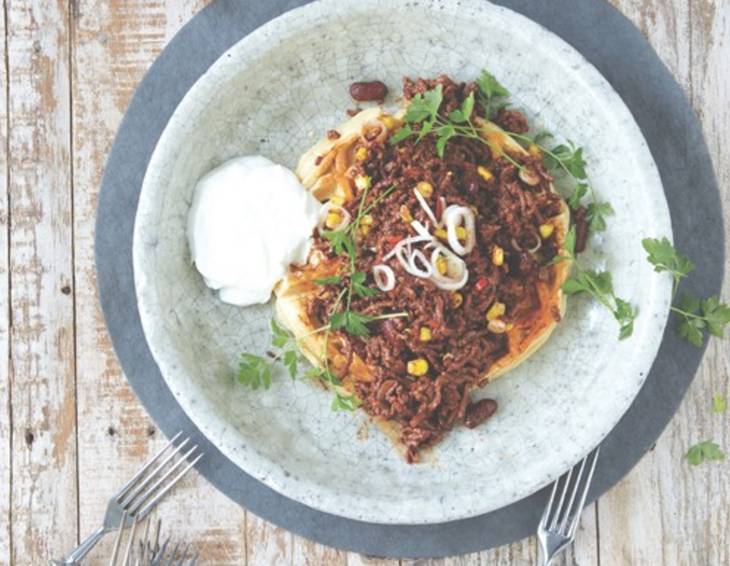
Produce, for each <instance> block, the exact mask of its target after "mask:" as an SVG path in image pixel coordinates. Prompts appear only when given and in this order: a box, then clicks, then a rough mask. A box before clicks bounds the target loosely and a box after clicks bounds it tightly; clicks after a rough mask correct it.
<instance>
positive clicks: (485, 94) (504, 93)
mask: <svg viewBox="0 0 730 566" xmlns="http://www.w3.org/2000/svg"><path fill="white" fill-rule="evenodd" d="M476 83H477V86H478V87H479V102H480V103H481V105H482V106H483V107H484V114H485V115H486V117H487V119H489V118H491V116H492V114H493V113H494V112H495V111H496V107H495V106H494V102H495V99H496V98H506V97H508V96H509V91H508V90H507V89H506V88H504V86H502V85H501V84H500V82H499V81H498V80H497V79H496V78H495V76H494V75H492V74H491V73H489V72H487V71H485V70H484V69H482V72H481V74H480V75H479V78H477V80H476Z"/></svg>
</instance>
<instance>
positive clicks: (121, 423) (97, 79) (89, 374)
mask: <svg viewBox="0 0 730 566" xmlns="http://www.w3.org/2000/svg"><path fill="white" fill-rule="evenodd" d="M205 4H206V2H205V1H204V0H185V1H181V0H154V1H153V0H118V1H113V2H108V1H106V0H79V1H77V2H76V3H75V5H74V10H73V18H72V20H73V51H72V77H73V80H72V84H73V134H74V135H73V150H74V172H75V183H74V185H75V187H76V191H75V200H74V213H75V214H74V219H75V248H76V265H75V273H76V289H75V290H74V292H75V296H76V302H77V319H78V324H77V341H78V357H77V364H78V375H79V377H78V384H79V391H78V415H79V484H80V485H81V494H80V508H79V513H80V515H79V519H80V529H81V533H82V534H84V535H85V534H87V533H89V532H91V531H92V530H93V529H94V528H96V526H97V524H98V522H99V521H100V520H101V518H102V517H103V514H104V509H105V505H106V499H107V498H108V497H109V496H110V495H111V494H112V493H114V491H115V490H116V489H118V488H119V487H120V486H121V485H122V484H123V483H124V481H126V479H127V478H128V477H130V476H131V475H132V474H133V473H134V471H135V470H136V469H137V468H138V467H139V466H141V465H142V464H143V463H144V462H145V461H146V460H147V459H148V458H149V457H151V456H152V455H153V454H154V452H155V451H156V450H157V449H158V448H159V447H160V446H161V445H163V444H164V443H165V442H166V441H165V440H164V439H163V438H162V435H161V434H160V433H159V432H158V431H157V429H156V427H155V426H154V423H153V422H152V421H151V420H150V418H149V417H148V415H147V413H146V411H145V410H144V408H143V407H142V406H141V404H140V403H139V401H138V400H137V398H136V397H135V395H134V393H133V392H132V390H131V388H130V387H129V385H128V384H127V381H126V379H125V378H124V376H123V375H122V371H121V369H120V367H119V365H118V362H117V360H116V357H115V355H114V352H113V350H112V345H111V342H110V339H109V336H108V334H107V331H106V327H105V324H104V320H103V316H102V314H101V312H100V309H99V303H98V299H97V296H96V273H95V269H94V247H93V239H94V219H95V215H96V202H97V194H98V188H99V186H100V183H101V176H102V173H103V169H104V163H105V160H106V156H107V154H108V152H109V149H110V148H111V144H112V141H113V139H114V134H115V132H116V130H117V128H118V126H119V122H120V121H121V118H122V116H123V113H124V110H125V108H126V106H127V104H128V101H129V99H130V97H131V95H132V94H133V92H134V89H135V88H136V86H137V84H138V82H139V81H140V80H141V78H142V76H143V75H144V73H145V72H146V71H147V69H148V67H149V65H150V64H151V62H152V61H153V60H154V59H155V57H157V55H158V54H159V52H160V51H161V50H162V48H163V47H164V46H165V44H166V43H167V42H168V41H169V40H170V39H171V38H172V36H173V35H175V33H176V32H177V31H178V30H179V28H180V27H181V26H182V25H183V24H184V23H185V22H187V21H188V20H189V19H190V18H191V17H192V16H193V15H194V14H195V13H196V12H198V11H199V10H200V9H202V8H203V6H204V5H205ZM158 514H159V516H160V517H161V518H162V520H163V529H165V530H167V532H175V533H176V537H181V538H184V539H186V540H189V541H195V542H196V544H197V546H198V548H199V549H200V551H201V552H202V553H203V555H204V556H205V557H206V561H207V562H208V563H215V564H241V563H242V562H243V561H244V560H245V542H244V541H245V537H244V521H245V512H244V511H243V510H242V509H241V508H240V507H238V506H237V505H235V504H234V503H232V502H231V501H229V500H228V499H227V498H226V497H225V496H224V495H222V494H221V493H219V492H218V491H217V490H215V489H214V488H213V487H212V486H210V485H209V484H208V483H207V482H206V481H205V480H204V479H202V478H201V477H199V476H197V475H191V476H190V477H188V478H186V480H185V482H183V485H181V486H180V487H178V488H176V494H175V496H174V497H171V498H170V499H168V500H167V501H166V502H165V504H164V505H163V506H162V507H161V508H160V510H159V513H158ZM111 544H112V541H111V540H107V541H104V543H103V544H102V545H101V546H100V547H99V549H98V550H96V551H95V553H94V554H93V555H92V563H100V564H101V563H104V562H103V557H104V556H108V550H109V548H110V545H111Z"/></svg>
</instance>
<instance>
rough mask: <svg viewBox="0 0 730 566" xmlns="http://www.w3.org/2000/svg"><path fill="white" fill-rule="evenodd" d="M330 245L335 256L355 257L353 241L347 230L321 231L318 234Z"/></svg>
mask: <svg viewBox="0 0 730 566" xmlns="http://www.w3.org/2000/svg"><path fill="white" fill-rule="evenodd" d="M320 234H322V236H324V237H325V238H326V239H327V240H329V241H330V243H331V244H332V249H333V250H334V252H335V253H336V254H337V255H346V256H348V257H351V258H352V257H354V256H355V253H356V251H355V241H354V240H353V239H352V235H351V234H350V233H349V231H348V230H347V229H343V230H335V231H332V230H322V231H321V232H320Z"/></svg>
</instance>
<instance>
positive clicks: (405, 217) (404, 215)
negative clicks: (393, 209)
mask: <svg viewBox="0 0 730 566" xmlns="http://www.w3.org/2000/svg"><path fill="white" fill-rule="evenodd" d="M400 218H401V220H402V221H403V222H413V215H412V214H411V211H410V210H408V207H407V206H406V205H405V204H402V205H400Z"/></svg>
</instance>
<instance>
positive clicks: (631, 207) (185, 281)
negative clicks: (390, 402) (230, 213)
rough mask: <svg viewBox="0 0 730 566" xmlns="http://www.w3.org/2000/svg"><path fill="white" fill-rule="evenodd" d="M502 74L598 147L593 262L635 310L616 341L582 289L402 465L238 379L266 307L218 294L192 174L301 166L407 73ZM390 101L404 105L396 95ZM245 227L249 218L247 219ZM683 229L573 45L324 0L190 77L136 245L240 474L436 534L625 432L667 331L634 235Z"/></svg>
mask: <svg viewBox="0 0 730 566" xmlns="http://www.w3.org/2000/svg"><path fill="white" fill-rule="evenodd" d="M482 68H487V69H489V70H490V71H491V72H492V73H494V74H495V75H496V76H497V77H498V78H499V79H500V80H501V81H502V82H503V83H504V84H505V85H506V86H507V87H508V88H509V89H510V90H511V91H512V93H513V97H512V100H513V101H514V103H515V104H516V105H517V106H518V107H521V108H523V109H525V110H526V111H527V113H528V115H529V117H530V119H531V120H532V121H533V122H534V123H535V124H538V125H539V126H540V127H546V128H548V129H549V130H551V131H553V132H559V133H560V134H561V136H565V137H566V138H570V139H573V140H575V142H576V143H577V144H579V145H582V146H584V147H585V153H586V157H587V159H588V162H589V167H590V169H589V170H590V175H591V180H592V182H593V185H594V187H595V190H596V191H597V193H598V194H599V195H600V196H601V198H605V199H607V200H609V201H610V202H611V204H612V205H613V207H614V209H615V211H616V214H615V216H613V217H611V218H610V226H609V229H608V231H607V232H606V234H605V237H602V238H599V239H595V240H594V241H593V242H592V243H591V244H592V246H593V249H594V250H596V251H594V252H593V253H592V254H591V255H590V257H587V258H585V259H586V261H587V262H588V263H591V264H593V265H595V266H598V267H604V266H605V267H607V268H609V269H610V270H611V271H612V272H613V275H614V281H615V286H616V288H617V292H618V294H619V295H620V296H626V297H628V298H630V299H631V301H632V302H633V303H634V304H636V305H638V306H639V307H640V315H639V317H638V319H637V321H636V329H635V332H634V335H633V336H632V337H631V338H630V339H628V340H625V341H622V342H619V341H618V340H617V332H618V327H617V324H616V322H615V321H614V320H613V319H612V317H611V315H610V314H609V313H608V312H607V311H606V310H605V309H603V308H602V307H600V306H597V305H596V304H595V303H594V302H591V301H590V300H588V299H586V298H582V297H574V298H571V299H570V300H569V305H568V314H567V317H566V319H565V320H564V322H563V323H562V324H561V325H560V326H559V328H558V330H557V331H556V332H555V334H554V335H553V337H552V338H551V339H550V341H549V342H548V344H547V345H546V346H545V347H544V348H543V349H542V350H540V351H539V352H538V353H537V354H536V355H535V356H534V357H532V358H531V359H530V360H528V362H527V363H525V364H524V365H523V366H521V367H520V368H518V369H517V370H516V371H514V372H512V373H511V374H510V375H508V376H506V377H504V378H502V379H500V380H498V381H497V382H495V383H494V384H492V385H489V386H488V387H487V388H486V389H485V390H484V392H483V394H484V395H488V396H490V397H494V398H496V399H497V400H498V401H499V406H500V410H499V411H498V413H497V414H496V416H495V417H494V418H493V419H492V420H490V421H489V422H488V423H487V424H486V425H483V426H481V427H479V428H478V429H476V430H467V429H463V428H462V429H458V430H455V431H453V432H452V433H451V434H449V435H448V437H447V438H446V440H445V441H444V442H443V443H442V444H440V445H439V446H438V448H437V450H436V451H435V457H434V458H433V460H432V461H430V462H427V463H423V464H419V465H410V466H409V465H407V464H405V463H404V462H403V461H402V460H401V459H400V458H399V457H398V456H397V455H396V454H395V452H394V451H393V450H392V448H391V445H390V443H389V441H387V440H386V439H385V438H384V437H383V436H382V435H381V434H380V433H378V432H377V431H375V430H374V429H371V428H369V425H368V424H367V421H366V419H365V417H364V414H362V413H356V414H354V415H352V414H336V413H333V412H332V411H331V410H330V408H329V403H330V395H329V394H327V393H325V392H323V391H321V390H319V389H318V388H316V387H313V386H312V385H311V384H308V383H306V382H304V381H298V382H292V381H290V380H289V379H288V377H285V376H284V375H283V374H281V375H278V376H277V377H276V379H275V382H276V383H275V384H274V385H273V387H272V388H271V389H270V390H269V391H256V392H253V391H249V390H246V389H244V388H243V387H242V386H240V385H238V384H237V383H236V382H235V380H234V379H233V377H232V376H233V374H234V372H235V367H236V365H237V359H238V355H239V354H240V353H241V352H243V351H252V352H262V351H263V350H264V349H265V348H266V347H267V344H268V339H269V333H268V319H269V316H270V314H271V308H270V307H269V306H261V307H253V308H245V309H244V308H235V307H231V306H227V305H224V304H222V303H220V302H219V301H218V300H217V299H216V297H215V296H214V294H213V293H212V292H211V291H209V290H208V289H206V287H205V285H204V284H203V280H202V278H201V277H200V276H199V275H198V274H197V272H196V271H195V269H194V267H193V266H192V265H191V262H190V254H189V251H188V247H187V241H186V236H185V224H186V217H187V213H188V209H189V207H190V202H191V195H192V191H193V188H194V186H195V184H196V181H197V180H198V179H199V178H200V177H201V176H202V175H203V174H204V173H206V172H207V171H209V170H210V169H211V168H213V167H215V166H216V165H219V164H220V163H222V162H223V161H225V160H227V159H229V158H231V157H233V156H236V155H242V154H256V153H260V154H263V155H265V156H266V157H269V158H271V159H273V160H275V161H278V162H280V163H282V164H284V165H287V166H289V167H294V165H295V164H296V162H297V159H298V157H299V155H300V154H301V153H302V152H303V151H304V150H306V149H307V148H308V147H309V146H310V145H312V144H313V143H314V142H315V141H317V140H318V139H319V138H320V137H321V136H322V135H323V134H324V132H325V131H326V130H327V129H329V128H332V127H334V126H336V125H337V124H339V123H340V122H341V121H343V120H344V119H345V109H346V108H348V107H351V106H353V103H352V101H351V100H350V99H349V97H348V91H347V88H348V85H349V84H350V83H351V82H352V81H354V80H362V79H374V78H378V79H381V80H384V81H385V82H386V83H387V84H388V85H389V86H390V87H391V90H392V91H393V92H399V91H400V82H401V77H402V76H403V75H410V76H425V77H428V76H435V75H438V74H440V73H447V74H450V75H452V76H454V77H456V78H458V79H463V80H467V79H470V78H473V77H475V76H476V75H477V74H478V72H479V71H480V69H482ZM390 102H391V103H392V102H393V101H392V100H391V101H390ZM241 221H242V222H245V221H246V213H245V211H241ZM659 235H667V236H671V226H670V221H669V214H668V210H667V205H666V202H665V200H664V195H663V191H662V186H661V183H660V180H659V176H658V174H657V171H656V168H655V165H654V162H653V160H652V157H651V155H650V153H649V150H648V148H647V146H646V143H645V142H644V139H643V137H642V135H641V133H640V131H639V129H638V127H637V125H636V124H635V122H634V120H633V119H632V117H631V115H630V113H629V111H628V110H627V108H626V107H625V106H624V104H623V103H622V102H621V100H620V99H619V97H618V96H617V95H616V94H615V93H614V91H613V90H612V89H611V87H610V86H609V85H608V83H607V82H606V81H605V80H604V79H603V78H602V77H601V76H600V75H599V74H598V72H597V71H596V70H595V69H594V68H593V67H592V66H590V65H589V64H588V63H587V62H586V61H585V60H584V59H583V58H582V57H581V56H580V55H579V54H578V53H576V52H575V51H574V50H573V49H572V48H571V47H570V46H568V45H567V44H566V43H564V42H563V41H562V40H560V39H559V38H557V37H556V36H554V35H553V34H551V33H550V32H548V31H547V30H545V29H543V28H542V27H540V26H539V25H537V24H535V23H534V22H532V21H529V20H527V19H526V18H524V17H522V16H520V15H517V14H515V13H514V12H511V11H509V10H506V9H504V8H500V7H497V6H494V5H491V4H488V3H486V2H484V1H482V0H469V1H467V0H462V1H461V2H446V1H443V2H437V1H426V0H421V1H420V2H404V1H400V0H388V1H385V0H357V1H354V0H346V1H343V0H326V1H322V2H317V3H314V4H310V5H307V6H305V7H303V8H300V9H297V10H294V11H292V12H289V13H287V14H285V15H284V16H282V17H280V18H278V19H276V20H274V21H272V22H270V23H268V24H267V25H265V26H263V27H261V28H260V29H258V30H256V31H255V32H254V33H252V34H251V35H249V36H247V37H246V38H244V39H243V40H242V41H241V42H239V43H238V44H237V45H235V46H234V47H233V48H232V49H230V50H229V51H228V52H227V53H225V54H224V55H223V56H222V57H221V58H220V59H219V60H218V62H216V63H215V64H214V65H213V66H212V67H211V69H210V70H209V71H208V72H207V73H206V74H205V75H204V76H203V77H202V78H201V79H200V80H199V81H198V82H197V83H196V84H195V86H194V87H193V88H192V89H191V90H190V92H189V93H188V94H187V96H186V97H185V99H184V100H183V101H182V103H181V104H180V106H179V108H178V109H177V111H176V112H175V114H174V115H173V117H172V118H171V120H170V123H169V124H168V126H167V128H166V130H165V132H164V134H163V135H162V137H161V139H160V142H159V144H158V146H157V148H156V150H155V153H154V155H153V158H152V160H151V163H150V165H149V169H148V171H147V176H146V178H145V182H144V186H143V189H142V193H141V197H140V202H139V210H138V213H137V222H136V228H135V241H134V268H135V277H136V285H137V293H138V298H139V307H140V313H141V316H142V323H143V325H144V329H145V333H146V336H147V339H148V341H149V344H150V347H151V350H152V353H153V354H154V356H155V359H156V360H157V363H158V364H159V366H160V369H161V371H162V374H163V376H164V378H165V380H166V381H167V383H168V385H169V387H170V389H171V390H172V392H173V393H174V395H175V397H176V398H177V400H178V401H179V403H180V405H181V406H182V407H183V408H184V410H185V411H186V412H187V413H188V415H189V416H190V417H191V418H192V420H193V421H194V422H195V423H196V424H197V425H198V427H200V429H201V430H202V431H203V433H204V434H205V435H206V436H207V437H208V438H209V439H210V440H211V441H212V442H213V443H214V444H215V445H216V446H218V448H220V450H221V451H222V452H223V453H224V454H226V456H228V457H229V458H230V459H231V460H232V461H233V462H235V463H236V464H237V465H238V466H240V467H241V468H242V469H243V470H245V471H246V472H248V473H249V474H251V475H252V476H254V477H256V478H258V479H259V480H261V481H262V482H264V483H265V484H267V485H268V486H270V487H272V488H273V489H275V490H277V491H279V492H281V493H282V494H284V495H286V496H288V497H290V498H292V499H295V500H297V501H300V502H302V503H304V504H307V505H310V506H312V507H315V508H318V509H321V510H323V511H327V512H330V513H334V514H337V515H342V516H346V517H350V518H354V519H360V520H364V521H371V522H380V523H412V524H415V523H433V522H442V521H448V520H453V519H459V518H463V517H468V516H473V515H476V514H480V513H484V512H487V511H490V510H493V509H496V508H498V507H501V506H504V505H506V504H509V503H511V502H513V501H516V500H518V499H520V498H523V497H525V496H527V495H529V494H530V493H532V492H534V491H536V490H537V489H539V488H540V487H542V486H544V485H546V484H548V483H549V482H551V481H552V480H554V479H555V478H556V477H557V476H558V475H560V474H561V473H562V472H563V471H565V470H566V469H567V468H568V467H569V466H571V465H572V464H573V463H575V462H576V461H578V460H579V459H580V458H581V457H582V456H583V455H585V454H586V453H587V452H588V451H589V450H590V449H591V448H592V447H593V446H595V445H596V444H598V443H599V442H600V441H601V439H602V438H603V437H604V436H605V435H606V434H607V433H608V432H609V431H610V430H611V428H612V427H613V426H614V425H615V424H616V422H617V421H618V419H619V418H620V417H621V415H622V414H623V413H624V412H625V411H626V409H627V408H628V407H629V405H630V404H631V401H632V400H633V399H634V397H635V395H636V393H637V392H638V390H639V388H640V387H641V385H642V383H643V381H644V378H645V376H646V375H647V373H648V371H649V368H650V366H651V364H652V361H653V359H654V356H655V355H656V352H657V349H658V346H659V342H660V339H661V336H662V331H663V328H664V325H665V322H666V317H667V312H668V306H669V295H670V286H669V282H668V280H667V279H666V278H664V277H663V276H660V275H657V274H655V273H654V272H653V271H652V270H651V268H650V266H649V265H648V264H647V262H646V261H645V259H644V255H645V254H644V253H643V251H642V249H641V245H640V240H641V238H642V237H646V236H659Z"/></svg>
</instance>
